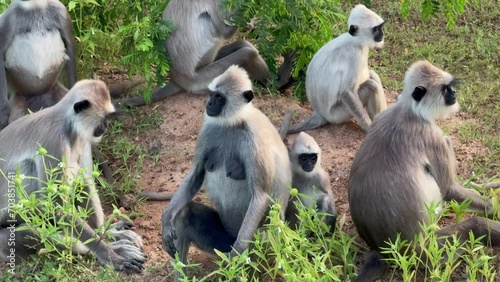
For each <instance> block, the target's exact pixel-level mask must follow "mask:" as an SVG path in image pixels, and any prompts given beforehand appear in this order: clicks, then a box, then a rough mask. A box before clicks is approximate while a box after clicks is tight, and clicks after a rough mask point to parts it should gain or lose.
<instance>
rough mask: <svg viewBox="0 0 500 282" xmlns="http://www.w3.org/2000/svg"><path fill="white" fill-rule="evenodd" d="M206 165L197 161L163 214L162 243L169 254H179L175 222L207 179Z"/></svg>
mask: <svg viewBox="0 0 500 282" xmlns="http://www.w3.org/2000/svg"><path fill="white" fill-rule="evenodd" d="M204 166H205V164H204V163H203V162H202V161H200V160H198V161H195V166H194V167H193V169H192V170H191V171H190V172H189V174H188V175H187V176H186V177H184V179H183V180H182V182H181V185H180V186H179V188H178V189H177V191H176V192H175V194H174V196H173V197H172V200H171V201H170V203H169V204H168V207H167V209H166V210H165V211H164V212H163V216H162V218H161V222H162V229H163V231H162V242H163V246H164V248H165V250H167V251H168V252H169V253H170V252H171V253H175V252H177V248H176V247H175V244H174V240H175V239H177V234H176V230H175V224H174V220H175V217H176V216H177V214H178V213H179V211H181V209H182V208H183V207H184V206H186V204H187V203H189V202H190V201H191V200H192V199H193V197H194V195H195V194H196V192H198V190H200V187H201V185H202V184H203V180H204V179H205V167H204Z"/></svg>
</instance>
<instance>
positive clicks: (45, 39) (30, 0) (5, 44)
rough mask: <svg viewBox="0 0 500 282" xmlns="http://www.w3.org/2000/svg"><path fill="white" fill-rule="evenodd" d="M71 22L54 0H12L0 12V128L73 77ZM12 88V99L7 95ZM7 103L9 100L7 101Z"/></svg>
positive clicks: (44, 102) (43, 104) (48, 99)
mask: <svg viewBox="0 0 500 282" xmlns="http://www.w3.org/2000/svg"><path fill="white" fill-rule="evenodd" d="M74 41H75V40H74V37H73V25H72V22H71V18H70V16H69V14H68V11H67V9H66V7H65V6H64V5H63V4H62V3H61V2H59V1H57V0H14V1H12V3H11V4H10V5H9V7H8V8H7V10H5V11H4V13H3V14H2V16H1V17H0V129H2V128H4V127H5V126H6V125H7V124H8V123H10V122H13V121H14V120H16V119H18V118H20V117H21V116H23V115H25V114H27V113H28V109H29V110H31V111H38V110H40V109H41V108H47V107H50V106H52V105H54V104H55V103H57V101H59V100H60V99H61V98H62V97H63V96H64V95H65V94H66V92H68V90H67V89H66V88H65V87H64V86H63V85H62V84H61V83H59V82H58V78H59V75H60V73H61V71H62V70H63V68H64V69H65V73H66V75H67V82H68V86H69V87H72V86H73V85H74V84H75V82H76V58H75V42H74ZM7 91H10V96H11V97H10V101H9V98H8V95H7ZM9 104H10V105H9Z"/></svg>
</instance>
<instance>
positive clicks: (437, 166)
mask: <svg viewBox="0 0 500 282" xmlns="http://www.w3.org/2000/svg"><path fill="white" fill-rule="evenodd" d="M455 83H456V79H455V78H454V77H453V76H452V75H451V74H449V73H447V72H445V71H442V70H441V69H439V68H437V67H435V66H433V65H432V64H430V63H429V62H427V61H418V62H416V63H414V64H413V65H412V66H411V67H410V68H409V70H408V71H407V73H406V76H405V80H404V89H403V92H402V93H401V94H400V95H399V97H398V100H397V102H396V104H395V105H393V106H391V107H390V108H389V109H388V110H386V111H384V112H383V113H381V114H380V115H378V116H377V117H376V118H375V120H374V123H373V124H372V126H371V127H370V129H369V130H368V134H367V135H366V137H365V140H364V142H363V144H362V145H361V147H360V148H359V150H358V152H357V153H356V156H355V158H354V161H353V163H352V167H351V173H350V177H349V184H348V196H349V207H350V210H351V216H352V220H353V222H354V224H355V225H356V229H357V231H358V233H359V235H360V236H361V238H363V240H364V241H365V242H366V243H367V244H368V245H369V246H370V248H371V249H372V252H371V254H369V255H368V256H367V258H366V259H365V263H364V265H363V266H362V268H361V270H360V273H359V275H358V278H357V280H358V281H372V280H373V279H374V278H375V277H376V276H378V275H379V274H380V273H381V272H382V271H383V270H384V269H385V267H386V265H385V263H384V262H383V261H382V260H381V255H380V253H379V251H380V248H381V247H384V246H387V245H386V243H385V242H386V241H388V240H389V239H390V240H391V241H392V242H394V241H395V240H396V236H397V235H398V234H400V235H401V239H403V240H410V241H411V240H413V238H414V236H415V235H416V234H418V233H420V232H421V231H422V230H421V227H420V223H422V222H427V221H428V220H429V216H428V213H427V210H426V206H430V204H431V202H434V203H439V202H441V201H451V200H455V201H457V202H459V203H461V202H463V201H465V200H467V199H469V200H471V204H470V206H469V208H471V209H472V210H474V211H478V212H485V213H487V214H490V213H492V202H491V199H490V200H486V201H485V200H483V199H482V198H481V197H480V196H479V195H477V194H476V193H474V192H472V190H468V189H465V188H463V187H462V186H460V185H459V184H458V183H456V181H455V174H456V172H455V152H454V150H453V145H452V142H451V139H450V138H449V137H447V136H444V134H443V132H442V131H441V129H440V128H439V127H438V126H437V125H436V123H435V120H437V119H441V118H444V117H446V116H448V115H450V114H453V113H455V112H457V111H458V110H459V105H458V103H457V96H456V93H455V89H454V88H453V87H454V84H455ZM469 232H472V233H473V234H474V236H475V237H476V238H478V237H479V236H483V235H484V236H485V237H484V238H483V240H482V241H483V243H488V244H490V245H492V246H499V245H500V222H498V221H493V220H489V219H486V218H480V217H473V218H470V219H467V220H464V221H462V222H460V223H458V224H454V225H451V226H448V227H445V228H442V229H439V230H438V231H436V234H437V235H438V237H444V238H443V239H442V240H441V241H440V244H443V243H444V241H446V240H447V239H449V236H450V235H452V234H456V235H457V238H458V239H459V240H461V241H466V240H468V238H469ZM422 255H424V254H422ZM423 261H425V259H424V260H423Z"/></svg>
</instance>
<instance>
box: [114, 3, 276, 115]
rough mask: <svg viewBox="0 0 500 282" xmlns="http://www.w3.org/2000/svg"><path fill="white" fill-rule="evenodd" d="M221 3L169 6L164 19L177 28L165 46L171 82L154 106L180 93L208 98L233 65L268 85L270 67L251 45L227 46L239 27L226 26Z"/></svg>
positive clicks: (240, 42) (133, 100)
mask: <svg viewBox="0 0 500 282" xmlns="http://www.w3.org/2000/svg"><path fill="white" fill-rule="evenodd" d="M221 3H222V0H202V1H189V2H188V1H185V0H171V1H170V2H169V3H168V5H167V7H166V8H165V11H164V12H163V19H165V20H170V21H172V22H173V23H174V24H175V25H176V29H175V30H174V31H173V32H172V34H170V36H169V37H168V39H167V40H166V42H165V44H166V47H167V53H168V57H169V60H170V62H171V67H172V68H171V71H170V82H169V83H168V84H167V85H166V86H165V87H163V88H161V89H159V90H157V91H156V92H155V93H154V94H153V97H152V100H153V102H155V101H158V100H161V99H163V98H165V97H167V96H170V95H174V94H176V93H178V92H181V91H187V92H190V93H194V94H208V91H207V85H208V84H209V83H210V81H212V80H213V79H214V78H215V77H217V76H219V75H220V74H222V73H223V72H224V71H225V70H226V69H227V68H229V67H230V66H231V65H238V66H240V67H242V68H244V69H245V70H246V71H247V72H248V73H249V74H250V76H251V77H253V78H256V79H257V80H258V81H259V82H260V83H262V84H265V83H266V82H267V78H268V77H269V69H268V67H267V64H266V62H265V61H264V60H263V59H262V57H261V56H260V55H259V52H258V51H257V49H256V48H255V47H254V46H253V45H252V44H251V43H250V42H248V41H246V40H243V39H240V40H237V41H234V42H232V43H229V44H227V45H224V44H225V42H226V41H227V40H228V39H230V38H231V37H233V35H234V33H235V32H236V30H237V27H236V26H231V25H227V24H226V21H227V20H229V19H230V16H231V14H225V13H224V12H223V11H222V8H221V7H220V5H221ZM241 5H242V4H241ZM117 103H121V104H123V105H127V106H139V105H143V104H145V101H144V99H143V98H142V97H133V98H131V99H126V100H119V101H117Z"/></svg>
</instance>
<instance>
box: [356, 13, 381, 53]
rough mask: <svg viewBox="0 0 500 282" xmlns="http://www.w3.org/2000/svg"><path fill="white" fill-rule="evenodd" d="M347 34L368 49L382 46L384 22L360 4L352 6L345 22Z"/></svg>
mask: <svg viewBox="0 0 500 282" xmlns="http://www.w3.org/2000/svg"><path fill="white" fill-rule="evenodd" d="M347 24H348V25H349V34H350V35H352V36H353V37H354V38H355V39H357V41H358V42H359V43H360V44H362V45H365V46H368V48H370V49H373V48H382V47H383V46H384V32H383V30H382V28H383V26H384V20H383V19H382V18H381V17H380V16H379V15H377V14H376V13H375V12H373V11H372V10H370V9H368V8H366V7H365V6H364V5H362V4H358V5H356V6H354V8H353V9H352V10H351V14H350V15H349V19H348V20H347Z"/></svg>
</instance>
